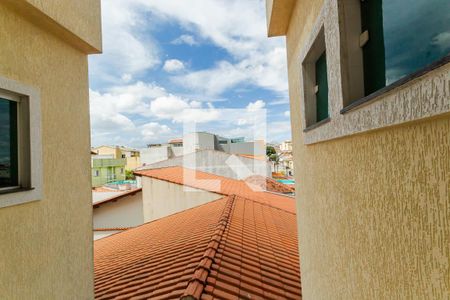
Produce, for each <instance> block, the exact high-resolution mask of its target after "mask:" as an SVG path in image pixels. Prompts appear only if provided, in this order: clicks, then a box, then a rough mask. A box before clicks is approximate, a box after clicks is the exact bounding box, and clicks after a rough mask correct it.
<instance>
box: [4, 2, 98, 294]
mask: <svg viewBox="0 0 450 300" xmlns="http://www.w3.org/2000/svg"><path fill="white" fill-rule="evenodd" d="M0 36H1V44H0V165H1V167H0V228H1V230H0V241H1V242H0V270H1V271H0V299H68V298H71V299H93V297H94V295H93V264H92V261H93V257H92V253H93V249H92V202H91V201H92V200H91V188H90V174H89V172H88V170H89V159H90V158H89V152H88V150H89V148H90V145H89V143H90V138H89V135H90V128H89V99H88V98H89V88H88V57H87V56H88V55H89V54H94V53H100V52H101V44H102V43H101V30H100V1H98V0H78V1H72V0H57V1H56V0H47V1H36V0H20V1H19V0H4V1H0Z"/></svg>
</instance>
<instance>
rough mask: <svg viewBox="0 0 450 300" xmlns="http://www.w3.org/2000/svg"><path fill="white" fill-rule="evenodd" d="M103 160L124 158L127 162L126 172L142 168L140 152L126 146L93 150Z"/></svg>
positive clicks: (101, 147)
mask: <svg viewBox="0 0 450 300" xmlns="http://www.w3.org/2000/svg"><path fill="white" fill-rule="evenodd" d="M92 150H93V151H94V152H95V153H97V154H98V155H99V156H101V157H103V158H114V159H118V158H124V159H125V160H126V164H125V170H129V171H132V170H134V169H136V168H137V167H139V166H140V164H141V162H140V153H139V150H137V149H133V148H128V147H124V146H100V147H96V148H93V149H92Z"/></svg>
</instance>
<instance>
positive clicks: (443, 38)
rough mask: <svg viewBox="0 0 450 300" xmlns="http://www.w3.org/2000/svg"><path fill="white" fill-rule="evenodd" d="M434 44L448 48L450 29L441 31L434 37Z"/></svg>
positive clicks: (443, 48)
mask: <svg viewBox="0 0 450 300" xmlns="http://www.w3.org/2000/svg"><path fill="white" fill-rule="evenodd" d="M433 44H434V45H437V46H438V47H440V48H441V49H442V50H445V49H447V48H448V45H449V44H450V31H446V32H441V33H439V34H438V35H436V36H435V37H434V38H433Z"/></svg>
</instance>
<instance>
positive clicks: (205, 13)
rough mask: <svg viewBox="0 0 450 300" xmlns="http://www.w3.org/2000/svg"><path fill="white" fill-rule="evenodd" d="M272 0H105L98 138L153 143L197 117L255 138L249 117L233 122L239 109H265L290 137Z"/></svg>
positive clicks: (97, 77)
mask: <svg viewBox="0 0 450 300" xmlns="http://www.w3.org/2000/svg"><path fill="white" fill-rule="evenodd" d="M264 5H265V1H263V0H245V1H235V0H226V1H221V0H184V1H179V0H127V1H124V0H103V1H102V15H103V16H102V26H103V54H101V55H93V56H91V57H90V58H89V64H90V65H89V68H90V71H89V77H90V89H91V90H90V102H91V127H92V145H93V146H98V145H101V144H120V145H128V146H132V147H144V146H145V145H146V144H148V143H155V142H165V141H167V140H168V139H171V138H174V137H179V136H181V135H182V130H183V122H193V121H195V122H198V123H200V124H201V126H200V128H201V129H202V130H207V131H210V132H214V133H219V134H222V135H224V136H229V137H232V136H234V135H239V136H246V137H247V138H251V133H250V131H251V128H250V127H249V128H244V127H245V126H246V125H245V124H244V123H245V122H238V123H239V124H238V123H236V122H230V124H226V125H224V122H225V121H223V120H224V118H225V119H226V116H227V115H229V114H231V113H230V111H229V110H225V109H230V108H232V109H241V111H242V112H243V115H245V113H246V112H254V111H255V109H256V110H259V111H263V110H264V109H265V111H266V112H267V116H266V117H267V121H268V124H267V132H266V136H267V140H268V141H282V140H285V139H290V136H291V133H290V123H289V122H290V121H289V104H288V93H287V70H286V53H285V41H284V38H272V39H268V38H267V37H266V24H265V22H266V17H265V6H264ZM186 109H188V110H192V109H203V110H202V111H200V112H197V113H186ZM235 112H239V111H237V110H236V111H233V114H234V113H235Z"/></svg>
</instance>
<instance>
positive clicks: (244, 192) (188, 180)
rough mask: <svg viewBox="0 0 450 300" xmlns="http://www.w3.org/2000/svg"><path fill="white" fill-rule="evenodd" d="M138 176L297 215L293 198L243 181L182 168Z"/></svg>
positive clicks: (139, 173) (145, 172)
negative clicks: (234, 197)
mask: <svg viewBox="0 0 450 300" xmlns="http://www.w3.org/2000/svg"><path fill="white" fill-rule="evenodd" d="M134 174H136V175H138V176H146V177H151V178H156V179H160V180H164V181H168V182H172V183H176V184H181V185H185V186H189V187H193V188H197V189H202V190H207V191H210V192H214V193H218V194H222V195H226V196H229V195H238V196H241V197H244V198H248V199H252V200H256V201H259V202H261V203H265V204H268V205H271V206H274V207H276V208H279V209H284V210H286V211H289V212H291V213H295V201H294V199H293V198H291V197H287V196H284V195H277V194H272V193H269V192H265V191H263V190H262V189H261V188H260V187H259V186H258V185H254V184H253V185H252V184H247V183H246V182H245V181H243V180H237V179H232V178H228V177H222V176H218V175H214V174H211V173H205V172H201V171H196V170H192V169H186V168H182V167H178V166H177V167H167V168H160V169H151V170H140V171H136V172H134Z"/></svg>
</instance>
